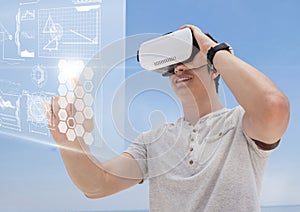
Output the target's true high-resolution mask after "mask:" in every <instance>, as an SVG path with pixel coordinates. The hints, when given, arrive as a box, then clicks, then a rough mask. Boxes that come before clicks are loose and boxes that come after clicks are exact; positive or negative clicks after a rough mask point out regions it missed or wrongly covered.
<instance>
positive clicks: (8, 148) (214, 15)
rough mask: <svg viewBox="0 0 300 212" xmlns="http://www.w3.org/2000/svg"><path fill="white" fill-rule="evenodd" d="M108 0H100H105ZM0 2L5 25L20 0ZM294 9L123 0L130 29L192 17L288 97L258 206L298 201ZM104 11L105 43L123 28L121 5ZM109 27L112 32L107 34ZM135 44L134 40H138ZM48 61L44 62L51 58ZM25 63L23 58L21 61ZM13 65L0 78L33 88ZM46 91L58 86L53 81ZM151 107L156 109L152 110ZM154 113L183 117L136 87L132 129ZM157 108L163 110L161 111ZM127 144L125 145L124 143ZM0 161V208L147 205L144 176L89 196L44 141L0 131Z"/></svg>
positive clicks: (52, 77)
mask: <svg viewBox="0 0 300 212" xmlns="http://www.w3.org/2000/svg"><path fill="white" fill-rule="evenodd" d="M42 1H43V0H41V3H42ZM105 1H106V0H103V3H105ZM62 2H63V3H62ZM70 2H71V1H67V0H64V1H61V0H60V1H58V0H56V1H51V2H50V1H48V2H47V3H45V1H44V4H43V6H44V7H50V8H51V7H56V6H57V5H60V4H63V5H70ZM112 2H114V3H112V5H113V4H119V3H120V2H121V1H120V0H118V1H112ZM1 3H3V4H2V6H1V9H0V11H1V15H0V22H1V23H2V24H5V23H6V24H8V25H9V24H11V23H12V20H14V15H15V12H16V8H18V3H19V1H17V0H12V1H9V2H6V1H5V3H4V1H3V2H1ZM58 3H60V4H58ZM119 7H120V6H118V5H115V8H118V9H120V8H119ZM122 8H123V7H122ZM299 8H300V3H299V1H297V0H286V1H279V0H274V1H259V0H252V1H238V0H228V1H221V0H210V1H201V0H187V1H179V0H174V1H159V0H153V1H141V0H127V3H126V17H123V18H124V21H126V22H125V23H126V35H127V36H132V35H136V34H143V33H159V34H163V33H165V32H169V31H174V30H176V29H177V28H178V27H179V26H181V25H183V24H186V23H190V24H195V25H197V26H199V27H200V28H201V29H202V30H203V31H205V32H209V33H210V34H212V35H213V36H214V37H215V38H216V39H217V40H218V41H226V42H228V43H230V44H231V45H232V46H233V48H234V50H235V54H236V55H237V56H238V57H240V58H242V59H244V60H245V61H246V62H249V63H250V64H252V65H254V66H255V67H257V68H258V69H260V70H261V71H262V72H264V73H265V74H266V75H267V76H269V77H270V78H271V79H272V80H273V81H274V82H275V84H276V85H278V87H279V88H280V89H281V90H282V91H283V92H284V93H285V94H286V95H287V96H288V97H289V99H290V103H291V121H290V124H289V127H288V130H287V132H286V134H285V135H284V137H283V138H282V142H281V144H280V147H279V148H277V149H276V150H275V151H274V153H273V154H272V156H271V158H270V161H269V165H268V169H267V172H266V176H265V181H264V188H263V195H262V199H261V201H262V205H289V204H293V205H294V204H300V183H299V180H298V179H299V177H300V156H299V155H300V154H299V153H298V151H299V147H300V144H299V142H298V140H299V139H298V132H299V129H300V128H299V126H300V112H299V108H300V94H299V90H300V86H299V82H300V81H299V78H300V60H299V53H298V51H299V47H300V36H299V35H300V30H299V20H300V15H299ZM123 9H125V7H124V8H123ZM106 16H107V17H109V18H107V19H105V22H103V23H102V24H104V25H106V26H107V27H106V28H105V29H106V30H107V31H105V32H103V33H106V36H108V37H109V38H110V39H108V40H106V41H105V42H104V43H105V44H108V43H109V42H112V41H114V40H115V39H117V38H119V37H118V36H116V33H120V31H122V30H120V29H119V28H120V27H122V25H117V26H116V24H115V22H116V20H117V19H120V10H119V12H113V11H112V10H111V11H110V12H107V13H106ZM103 21H104V20H103ZM7 28H8V29H9V28H12V29H13V28H14V26H7ZM108 29H110V30H111V31H112V32H113V33H111V34H109V33H108V32H110V31H108ZM0 32H1V31H0ZM120 34H122V33H120ZM120 34H119V35H120ZM105 39H107V38H105ZM134 45H136V46H138V43H136V44H134ZM131 48H133V47H132V46H131ZM36 60H37V61H32V60H31V61H29V62H28V64H31V63H32V62H34V63H39V61H38V59H36ZM51 62H52V61H50V62H49V64H50V65H51ZM126 62H127V69H126V78H127V79H128V81H129V80H135V78H134V76H136V73H140V72H142V71H143V70H142V69H141V68H140V66H139V65H138V64H137V62H136V61H135V58H128V60H127V61H126ZM26 65H27V63H25V64H24V67H26ZM16 67H18V66H14V65H7V63H0V76H1V79H10V80H13V81H16V82H22V83H23V86H24V87H27V88H28V89H29V90H30V89H31V91H34V87H32V85H30V80H31V79H30V71H28V70H27V71H26V68H25V69H20V70H19V69H18V68H16ZM24 70H25V71H24ZM51 70H52V69H51ZM56 74H57V70H55V68H54V69H53V71H50V72H48V75H49V76H48V79H49V82H48V84H51V85H52V86H53V85H54V86H56V85H57V80H56ZM113 76H114V75H113V73H112V74H111V75H108V77H107V79H108V81H109V80H112V81H113ZM233 77H234V76H233ZM150 79H151V80H153V83H156V85H155V86H153V87H154V88H160V87H163V86H161V84H160V83H168V80H167V79H160V76H159V75H157V74H155V73H153V79H152V78H151V77H149V80H150ZM156 79H157V80H156ZM158 79H160V80H161V81H158ZM136 83H137V84H138V83H141V81H136ZM157 83H158V85H157ZM109 84H110V83H109V82H108V83H107V88H106V89H107V90H109V91H110V92H111V93H112V94H113V93H114V92H115V90H113V89H117V88H115V87H118V85H114V86H115V87H110V86H109ZM30 86H31V87H30ZM138 86H141V84H140V85H138ZM130 89H134V86H133V85H132V84H130V85H128V92H129V93H130ZM223 90H224V92H225V96H226V98H225V99H226V102H227V104H226V106H227V107H234V106H235V105H236V104H237V103H236V101H235V100H234V98H233V97H232V95H231V94H230V92H229V91H228V89H227V88H226V87H225V86H224V84H223ZM47 91H49V92H54V93H55V92H56V90H55V89H53V87H51V86H49V90H47ZM107 95H110V94H107ZM170 105H171V106H172V107H171V108H172V109H170ZM108 107H109V105H108ZM258 107H259V105H258ZM153 111H160V112H158V113H153ZM137 112H138V113H137ZM137 114H138V115H137ZM153 114H154V115H157V114H158V115H157V117H158V118H157V119H156V120H163V119H166V120H167V121H174V120H176V119H177V118H178V116H180V109H178V107H177V100H176V99H174V96H172V94H171V93H170V92H169V90H168V89H167V90H166V92H165V93H164V92H157V91H154V90H151V89H148V90H147V91H145V92H141V93H139V95H137V96H136V98H135V99H134V101H132V102H131V105H130V107H129V109H128V116H129V119H130V120H131V122H132V126H133V127H134V128H135V129H136V132H142V131H144V130H148V129H149V128H151V124H155V123H154V122H155V121H153V120H152V121H151V117H153ZM161 114H163V115H164V116H163V118H162V116H161ZM149 117H150V121H149ZM0 131H1V129H0ZM110 132H114V130H112V131H108V132H107V133H106V136H108V138H109V136H110ZM26 136H27V135H26ZM112 137H113V138H114V136H112ZM45 140H47V142H48V143H50V144H51V143H53V141H51V139H50V138H47V139H45ZM121 142H122V141H121ZM112 145H113V144H112ZM122 145H123V143H122ZM126 145H128V144H125V145H124V146H126ZM118 147H119V146H118ZM118 151H120V149H118ZM0 161H1V162H0V172H1V174H0V210H1V211H9V210H18V211H19V210H21V209H23V210H27V211H34V210H35V211H45V210H47V211H54V210H55V211H57V210H59V211H79V210H80V211H92V210H115V209H116V210H125V209H145V208H148V194H147V192H148V188H147V186H148V183H147V182H146V183H144V184H143V185H138V186H135V187H134V188H131V189H129V190H127V191H123V192H121V193H119V194H116V195H114V196H111V197H107V198H104V199H98V200H90V199H86V198H85V197H84V196H83V194H82V193H81V192H80V191H79V190H78V189H77V188H76V187H75V186H74V185H73V183H72V182H71V180H70V178H69V177H68V175H67V172H66V170H65V168H64V164H63V162H62V160H61V157H60V154H59V152H58V150H57V149H55V148H54V147H51V146H48V145H41V144H37V143H35V142H30V140H28V139H22V135H20V136H19V137H14V136H8V135H5V134H0Z"/></svg>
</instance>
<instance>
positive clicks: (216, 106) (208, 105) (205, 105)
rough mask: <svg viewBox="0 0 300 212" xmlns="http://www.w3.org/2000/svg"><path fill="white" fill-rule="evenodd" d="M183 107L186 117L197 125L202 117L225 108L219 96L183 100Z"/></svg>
mask: <svg viewBox="0 0 300 212" xmlns="http://www.w3.org/2000/svg"><path fill="white" fill-rule="evenodd" d="M182 107H183V112H184V119H185V120H186V121H188V122H190V123H191V124H192V125H195V124H196V123H197V121H198V120H199V119H200V118H201V117H203V116H205V115H207V114H209V113H212V112H214V111H217V110H220V109H222V108H223V106H222V105H221V103H220V101H219V100H218V98H217V97H213V98H198V99H194V100H193V101H182Z"/></svg>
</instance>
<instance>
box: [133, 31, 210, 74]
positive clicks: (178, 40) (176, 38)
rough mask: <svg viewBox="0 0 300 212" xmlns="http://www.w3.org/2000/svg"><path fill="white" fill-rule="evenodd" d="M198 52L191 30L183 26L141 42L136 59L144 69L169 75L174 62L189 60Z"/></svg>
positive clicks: (172, 72) (172, 71)
mask: <svg viewBox="0 0 300 212" xmlns="http://www.w3.org/2000/svg"><path fill="white" fill-rule="evenodd" d="M208 36H209V35H208ZM210 37H211V36H210ZM198 52H199V46H198V43H197V41H196V39H195V37H194V35H193V33H192V30H191V29H190V28H184V29H180V30H177V31H175V32H171V33H168V34H165V35H163V36H161V37H158V38H155V39H153V40H149V41H146V42H144V43H142V44H141V45H140V48H139V50H138V52H137V60H138V62H139V63H140V64H141V66H142V67H143V68H144V69H146V70H150V71H157V72H159V73H162V75H163V76H170V75H172V74H174V66H175V65H176V64H179V63H186V62H189V61H191V60H192V59H193V58H194V56H195V55H196V54H197V53H198Z"/></svg>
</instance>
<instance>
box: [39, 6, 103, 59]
mask: <svg viewBox="0 0 300 212" xmlns="http://www.w3.org/2000/svg"><path fill="white" fill-rule="evenodd" d="M100 9H101V7H100V5H93V6H76V7H63V8H50V9H41V10H39V11H38V29H39V32H38V36H39V39H38V40H39V43H38V45H39V47H38V49H39V57H48V58H65V57H76V58H91V57H93V56H94V55H95V54H96V53H97V52H98V51H99V49H100V45H99V44H100V24H99V23H100V11H101V10H100Z"/></svg>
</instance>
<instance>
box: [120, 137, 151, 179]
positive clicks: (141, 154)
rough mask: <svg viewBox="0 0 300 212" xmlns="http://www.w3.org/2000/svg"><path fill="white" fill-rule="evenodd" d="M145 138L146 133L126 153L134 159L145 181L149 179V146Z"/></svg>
mask: <svg viewBox="0 0 300 212" xmlns="http://www.w3.org/2000/svg"><path fill="white" fill-rule="evenodd" d="M144 137H145V136H144V133H142V134H141V135H139V136H138V137H137V138H136V139H135V140H134V141H133V142H132V143H131V144H130V146H129V147H128V148H127V150H125V151H124V152H126V153H128V154H130V155H132V156H133V157H134V159H135V160H136V162H137V163H138V165H139V167H140V169H141V171H142V173H143V179H146V178H147V177H148V165H147V146H146V144H145V143H146V142H145V138H144Z"/></svg>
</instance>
